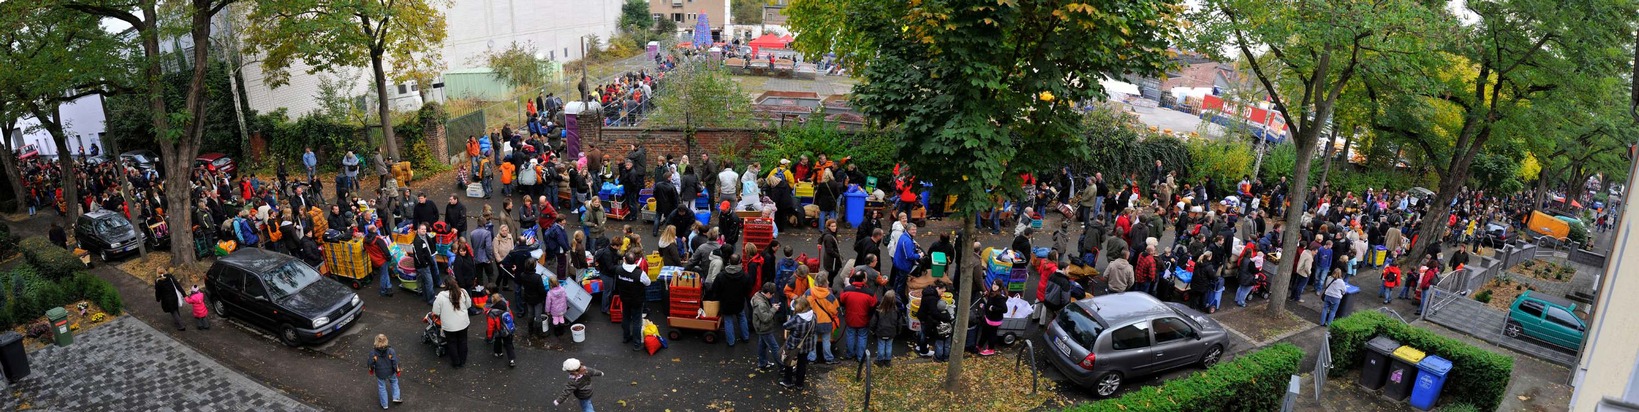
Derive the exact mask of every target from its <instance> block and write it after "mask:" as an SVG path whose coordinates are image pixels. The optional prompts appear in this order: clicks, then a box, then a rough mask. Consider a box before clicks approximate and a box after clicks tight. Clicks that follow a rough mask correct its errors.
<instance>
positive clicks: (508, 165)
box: [501, 162, 518, 185]
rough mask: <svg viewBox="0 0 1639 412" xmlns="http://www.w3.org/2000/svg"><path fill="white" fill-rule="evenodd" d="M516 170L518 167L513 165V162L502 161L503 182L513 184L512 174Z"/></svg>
mask: <svg viewBox="0 0 1639 412" xmlns="http://www.w3.org/2000/svg"><path fill="white" fill-rule="evenodd" d="M516 171H518V167H517V166H513V165H512V162H501V184H503V185H510V184H512V175H513V172H516Z"/></svg>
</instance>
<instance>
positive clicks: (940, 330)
mask: <svg viewBox="0 0 1639 412" xmlns="http://www.w3.org/2000/svg"><path fill="white" fill-rule="evenodd" d="M935 304H937V303H935ZM975 313H977V312H975ZM945 314H946V315H950V309H949V308H946V309H945ZM947 317H955V315H950V316H947ZM934 322H937V324H935V325H934V327H933V332H934V333H936V334H938V335H939V337H941V338H945V337H949V336H950V334H951V329H953V328H954V325H952V324H951V322H949V321H945V320H935V321H934Z"/></svg>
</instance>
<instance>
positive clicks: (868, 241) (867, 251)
mask: <svg viewBox="0 0 1639 412" xmlns="http://www.w3.org/2000/svg"><path fill="white" fill-rule="evenodd" d="M867 255H875V256H877V257H879V258H880V257H881V256H882V229H881V228H877V229H875V230H872V231H871V237H868V238H862V239H859V240H857V241H854V260H855V261H857V262H864V261H865V256H867Z"/></svg>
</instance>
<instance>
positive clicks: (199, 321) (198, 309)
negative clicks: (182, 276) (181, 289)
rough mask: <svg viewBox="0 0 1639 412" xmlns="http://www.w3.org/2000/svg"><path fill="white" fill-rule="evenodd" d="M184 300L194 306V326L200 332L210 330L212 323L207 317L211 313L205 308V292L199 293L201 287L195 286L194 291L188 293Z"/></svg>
mask: <svg viewBox="0 0 1639 412" xmlns="http://www.w3.org/2000/svg"><path fill="white" fill-rule="evenodd" d="M182 300H183V301H184V302H188V304H189V305H192V306H193V321H194V326H195V327H198V328H199V330H206V329H210V328H211V321H210V320H208V319H206V317H207V316H210V314H211V311H210V309H209V308H207V307H205V292H201V291H199V285H194V286H193V290H191V291H189V292H188V297H187V298H184V299H182Z"/></svg>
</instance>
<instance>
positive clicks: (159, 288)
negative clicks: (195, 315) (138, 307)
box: [154, 268, 188, 330]
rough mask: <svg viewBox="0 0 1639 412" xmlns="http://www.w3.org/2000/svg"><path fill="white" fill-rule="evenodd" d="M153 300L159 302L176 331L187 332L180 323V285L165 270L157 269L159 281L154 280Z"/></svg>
mask: <svg viewBox="0 0 1639 412" xmlns="http://www.w3.org/2000/svg"><path fill="white" fill-rule="evenodd" d="M154 300H156V301H159V308H160V309H161V310H164V311H165V313H168V314H170V315H171V321H172V322H175V323H176V330H188V328H187V327H186V326H183V323H182V310H181V307H182V285H180V284H177V283H176V278H173V277H171V274H170V273H168V272H167V271H166V270H165V268H160V269H159V279H155V280H154Z"/></svg>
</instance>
